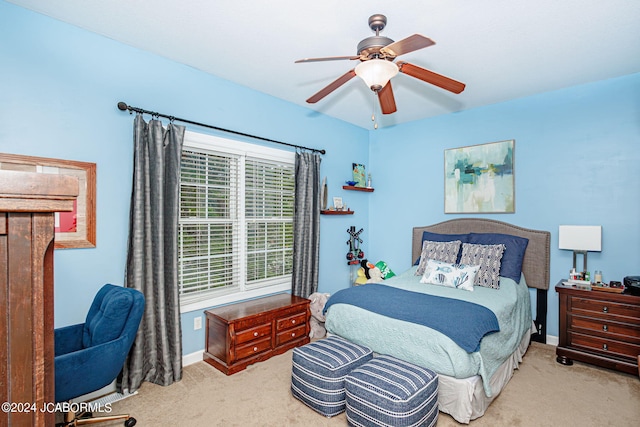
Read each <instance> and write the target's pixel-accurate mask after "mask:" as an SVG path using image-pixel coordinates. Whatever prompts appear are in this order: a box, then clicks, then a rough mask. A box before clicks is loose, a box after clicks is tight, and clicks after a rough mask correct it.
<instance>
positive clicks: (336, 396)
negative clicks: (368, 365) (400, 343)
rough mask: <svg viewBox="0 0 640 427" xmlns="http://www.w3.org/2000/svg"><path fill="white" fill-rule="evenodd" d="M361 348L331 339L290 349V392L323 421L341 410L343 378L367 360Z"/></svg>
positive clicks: (367, 354)
mask: <svg viewBox="0 0 640 427" xmlns="http://www.w3.org/2000/svg"><path fill="white" fill-rule="evenodd" d="M372 357H373V352H372V351H371V350H370V349H369V348H367V347H364V346H361V345H357V344H354V343H352V342H350V341H347V340H345V339H342V338H339V337H336V336H331V337H328V338H324V339H321V340H318V341H314V342H312V343H309V344H306V345H303V346H302V347H296V348H294V349H293V367H292V373H291V392H292V394H293V396H294V397H295V398H297V399H298V400H300V401H302V402H303V403H304V404H305V405H307V406H309V407H310V408H311V409H313V410H315V411H316V412H319V413H320V414H322V415H324V416H326V417H332V416H334V415H338V414H339V413H341V412H342V411H344V410H345V405H346V402H345V390H344V378H345V376H346V375H347V374H348V373H349V372H351V371H352V370H353V369H354V368H356V367H358V366H360V365H362V364H363V363H365V362H367V361H369V360H371V358H372Z"/></svg>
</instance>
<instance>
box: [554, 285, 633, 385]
mask: <svg viewBox="0 0 640 427" xmlns="http://www.w3.org/2000/svg"><path fill="white" fill-rule="evenodd" d="M556 292H558V297H559V309H560V318H559V319H560V337H559V343H558V347H557V348H556V355H557V359H556V360H557V361H558V362H559V363H562V364H565V365H570V364H571V363H572V360H579V361H581V362H586V363H592V364H594V365H598V366H601V367H603V368H609V369H615V370H618V371H621V372H627V373H629V374H633V375H638V356H639V355H640V297H638V296H632V295H626V294H616V293H609V292H603V291H588V290H581V289H575V288H570V287H566V286H563V285H561V284H558V285H556Z"/></svg>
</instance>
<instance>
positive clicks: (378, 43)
mask: <svg viewBox="0 0 640 427" xmlns="http://www.w3.org/2000/svg"><path fill="white" fill-rule="evenodd" d="M386 25H387V17H386V16H384V15H381V14H376V15H372V16H371V17H369V28H371V29H372V30H373V31H375V33H376V35H375V36H371V37H367V38H366V39H364V40H362V41H361V42H360V43H358V54H357V55H354V56H328V57H324V58H305V59H299V60H297V61H295V62H296V63H300V62H319V61H335V60H342V59H349V60H356V59H358V60H360V64H358V65H357V66H356V67H355V68H353V69H351V70H349V71H347V72H346V73H345V74H343V75H342V76H340V77H338V78H337V79H336V80H335V81H333V82H332V83H330V84H329V85H327V86H326V87H324V88H323V89H321V90H320V91H319V92H317V93H316V94H315V95H313V96H312V97H311V98H309V99H307V102H308V103H309V104H314V103H316V102H318V101H320V100H321V99H322V98H324V97H325V96H327V95H329V94H330V93H331V92H333V91H334V90H336V89H338V88H339V87H340V86H342V85H343V84H345V83H346V82H348V81H349V80H351V79H352V78H353V77H355V76H359V77H361V78H362V80H364V82H365V83H366V84H367V86H369V87H370V88H371V90H372V91H374V92H375V93H376V94H377V95H378V99H379V101H380V108H381V110H382V113H383V114H391V113H395V112H396V111H397V109H396V101H395V98H394V96H393V89H392V88H391V81H390V79H391V78H392V77H394V76H395V75H396V74H398V72H400V73H404V74H407V75H409V76H411V77H415V78H417V79H419V80H422V81H424V82H427V83H430V84H432V85H435V86H438V87H440V88H442V89H445V90H448V91H450V92H453V93H460V92H462V91H463V90H464V88H465V84H464V83H461V82H459V81H456V80H453V79H450V78H449V77H445V76H443V75H441V74H437V73H434V72H433V71H429V70H427V69H425V68H422V67H418V66H417V65H414V64H411V63H409V62H405V61H398V62H393V61H394V60H395V59H396V58H397V57H398V56H400V55H403V54H405V53H409V52H413V51H415V50H418V49H423V48H425V47H429V46H432V45H434V44H435V42H434V41H433V40H431V39H430V38H428V37H425V36H423V35H420V34H414V35H412V36H409V37H407V38H405V39H402V40H400V41H397V42H396V41H393V40H392V39H390V38H388V37H385V36H381V35H380V31H381V30H383V29H384V27H385V26H386Z"/></svg>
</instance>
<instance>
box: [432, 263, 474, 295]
mask: <svg viewBox="0 0 640 427" xmlns="http://www.w3.org/2000/svg"><path fill="white" fill-rule="evenodd" d="M478 270H480V266H479V265H465V264H450V263H447V262H442V261H436V260H434V259H430V260H428V261H427V265H426V268H425V270H424V275H423V276H422V279H420V283H428V284H431V285H441V286H447V287H449V288H458V289H464V290H465V291H473V282H474V281H475V279H476V275H477V274H478Z"/></svg>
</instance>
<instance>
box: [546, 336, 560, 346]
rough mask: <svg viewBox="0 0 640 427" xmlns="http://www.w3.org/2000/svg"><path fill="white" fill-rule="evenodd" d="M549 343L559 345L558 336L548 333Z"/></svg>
mask: <svg viewBox="0 0 640 427" xmlns="http://www.w3.org/2000/svg"><path fill="white" fill-rule="evenodd" d="M547 344H549V345H554V346H556V347H557V346H558V337H554V336H553V335H547Z"/></svg>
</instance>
